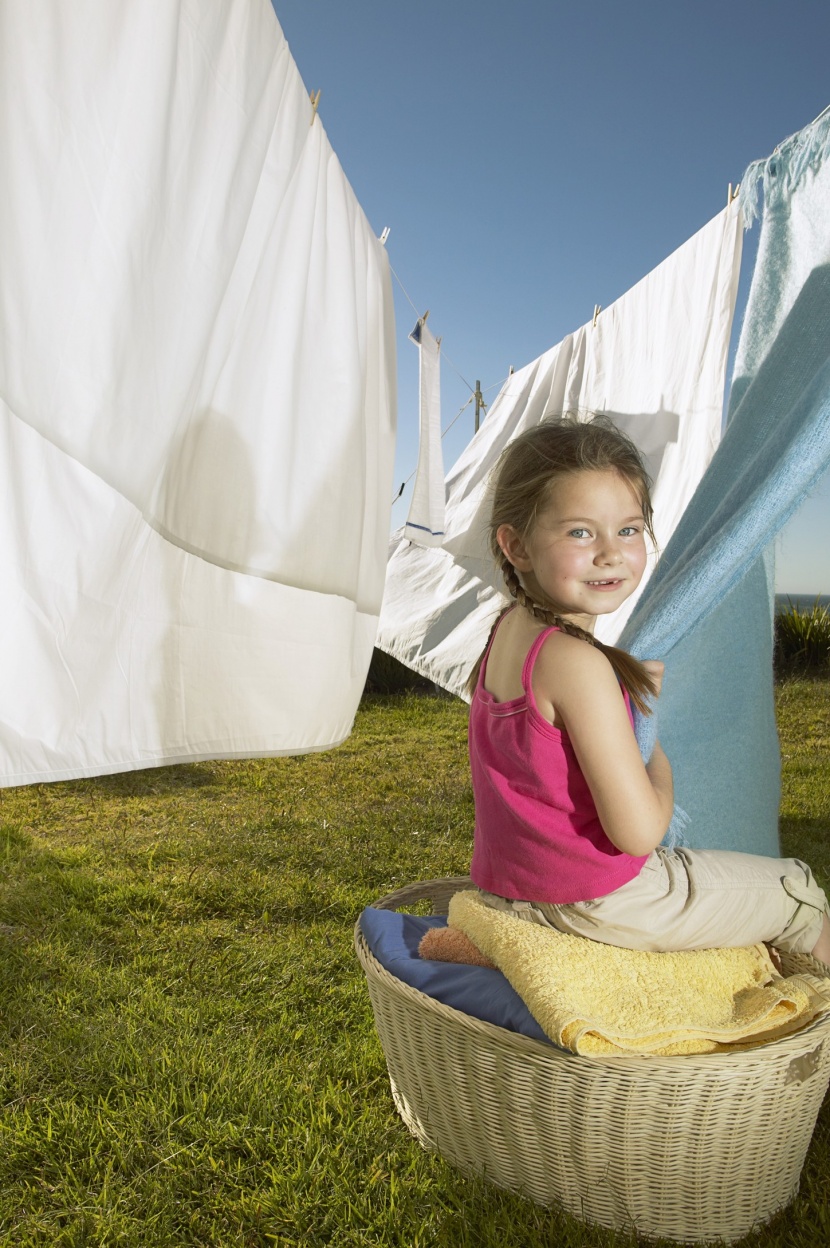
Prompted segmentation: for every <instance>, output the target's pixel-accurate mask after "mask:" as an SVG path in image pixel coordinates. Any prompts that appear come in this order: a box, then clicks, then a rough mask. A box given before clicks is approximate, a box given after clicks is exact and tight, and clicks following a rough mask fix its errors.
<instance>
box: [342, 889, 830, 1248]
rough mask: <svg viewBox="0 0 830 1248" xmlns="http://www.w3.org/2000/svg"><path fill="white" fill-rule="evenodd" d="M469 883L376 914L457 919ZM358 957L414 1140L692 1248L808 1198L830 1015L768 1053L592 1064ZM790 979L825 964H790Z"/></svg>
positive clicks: (393, 901) (587, 1215) (583, 1214)
mask: <svg viewBox="0 0 830 1248" xmlns="http://www.w3.org/2000/svg"><path fill="white" fill-rule="evenodd" d="M470 886H471V885H470V880H469V879H468V878H466V877H458V878H456V879H448V880H429V881H426V882H424V883H419V884H412V885H410V886H409V887H407V888H402V889H399V890H398V891H397V892H394V893H391V894H390V895H389V896H388V897H383V898H381V900H380V901H378V902H376V903H375V905H376V906H377V907H379V908H383V909H390V910H407V909H412V908H413V905H414V903H416V902H423V901H428V902H430V903H431V904H432V908H433V913H435V914H445V913H446V911H447V907H448V904H449V900H450V898H451V897H452V895H453V893H455V892H457V891H458V890H459V889H462V888H465V887H470ZM355 946H356V949H357V955H358V958H359V959H360V962H361V964H362V966H363V969H364V971H365V972H366V979H367V982H368V986H369V995H370V997H371V1001H372V1008H373V1010H374V1015H375V1023H376V1025H377V1029H378V1032H379V1035H380V1040H381V1044H382V1046H383V1050H384V1054H385V1057H386V1062H387V1066H388V1068H389V1078H390V1081H391V1084H392V1095H393V1097H394V1100H395V1104H396V1106H397V1108H398V1111H399V1112H400V1115H401V1117H402V1118H403V1120H404V1122H405V1123H406V1125H407V1127H408V1128H409V1130H410V1131H411V1132H412V1134H413V1135H414V1136H415V1137H416V1138H417V1139H418V1140H419V1141H420V1142H421V1143H422V1144H423V1145H424V1146H425V1147H427V1148H432V1149H437V1150H438V1151H439V1152H440V1153H441V1154H442V1155H443V1156H444V1157H445V1158H446V1159H447V1160H448V1161H450V1162H451V1163H453V1164H454V1165H456V1166H458V1167H459V1168H460V1169H461V1170H463V1171H466V1172H467V1173H474V1174H480V1175H484V1176H486V1177H487V1178H488V1179H490V1180H492V1182H494V1183H496V1184H498V1185H499V1186H501V1187H505V1188H510V1189H512V1190H513V1191H517V1192H521V1193H523V1194H525V1195H526V1196H529V1197H530V1198H531V1199H533V1200H535V1201H537V1202H538V1203H540V1204H543V1205H549V1204H559V1205H561V1206H563V1207H564V1208H565V1209H567V1210H568V1212H569V1213H571V1214H573V1215H575V1216H576V1217H578V1218H582V1219H584V1220H586V1221H591V1222H597V1223H599V1224H601V1225H602V1226H607V1227H614V1228H620V1229H622V1228H633V1229H636V1231H638V1232H639V1233H640V1234H643V1235H654V1236H665V1237H667V1238H669V1239H673V1240H675V1241H677V1242H679V1243H693V1242H699V1241H701V1240H703V1241H706V1240H719V1241H724V1242H727V1243H730V1242H732V1241H734V1240H736V1239H738V1238H740V1237H741V1236H742V1235H745V1234H746V1233H747V1232H748V1231H750V1230H751V1229H752V1228H753V1227H754V1226H757V1225H760V1224H762V1223H764V1222H766V1221H768V1220H769V1218H771V1217H772V1215H773V1214H774V1213H775V1212H776V1211H777V1210H779V1209H781V1208H782V1207H783V1206H784V1205H786V1204H787V1203H788V1202H789V1201H790V1200H792V1199H793V1197H794V1196H795V1194H796V1192H797V1191H798V1183H799V1176H800V1174H801V1168H802V1165H803V1163H804V1157H805V1154H806V1152H807V1147H808V1145H809V1143H810V1137H811V1135H812V1133H813V1128H814V1126H815V1121H816V1116H817V1114H818V1111H819V1108H820V1106H821V1103H822V1099H823V1097H824V1094H825V1091H826V1089H827V1083H828V1078H829V1077H830V1018H823V1019H820V1020H818V1021H816V1022H814V1023H813V1024H811V1025H810V1026H808V1027H806V1028H805V1029H804V1030H803V1031H801V1032H798V1033H797V1034H795V1035H792V1036H789V1037H786V1038H785V1039H782V1040H778V1041H775V1042H774V1043H772V1044H769V1045H765V1046H763V1047H761V1048H758V1049H751V1050H748V1051H744V1052H740V1053H734V1054H732V1053H730V1054H711V1055H708V1056H700V1057H695V1056H685V1057H609V1058H588V1057H578V1056H576V1055H574V1054H570V1053H566V1052H563V1051H562V1050H560V1049H557V1048H554V1047H552V1046H549V1045H545V1044H542V1043H541V1042H539V1041H536V1040H532V1039H529V1038H528V1037H525V1036H522V1035H518V1034H517V1033H515V1032H511V1031H507V1030H505V1029H504V1028H501V1027H495V1026H493V1025H491V1024H489V1023H483V1022H480V1021H479V1020H478V1019H474V1018H471V1017H470V1016H469V1015H467V1014H463V1013H460V1012H459V1011H458V1010H454V1009H451V1008H449V1007H448V1006H445V1005H441V1004H440V1003H439V1002H437V1001H434V1000H433V999H432V998H431V997H428V996H426V995H424V994H423V993H421V992H418V991H417V990H416V989H414V988H411V987H409V986H408V985H407V984H404V983H402V982H401V981H400V980H398V979H396V978H395V977H394V976H393V975H390V974H389V973H388V972H387V971H386V970H384V968H383V967H382V966H381V965H380V963H379V962H378V961H377V960H376V959H375V958H374V957H373V956H372V954H371V952H370V951H369V949H368V946H367V945H366V942H365V940H364V939H363V936H362V934H361V932H360V928H359V925H358V927H357V928H356V929H355ZM783 962H784V969H785V971H789V972H790V973H792V972H795V971H797V970H802V971H803V970H810V971H813V972H814V973H816V972H817V973H819V974H826V973H827V968H826V967H823V966H822V964H821V963H818V962H816V961H814V959H812V958H810V957H807V956H806V955H784V958H783Z"/></svg>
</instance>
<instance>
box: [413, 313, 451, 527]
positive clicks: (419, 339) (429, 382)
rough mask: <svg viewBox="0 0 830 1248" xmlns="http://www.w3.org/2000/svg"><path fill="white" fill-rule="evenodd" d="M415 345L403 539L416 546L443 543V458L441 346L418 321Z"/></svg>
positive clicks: (425, 326)
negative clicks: (414, 418)
mask: <svg viewBox="0 0 830 1248" xmlns="http://www.w3.org/2000/svg"><path fill="white" fill-rule="evenodd" d="M409 336H410V338H411V339H412V341H413V342H415V343H417V346H418V357H419V370H418V400H419V408H420V423H419V438H418V470H417V472H416V473H415V486H414V488H413V490H412V505H411V506H410V508H409V515H408V516H407V518H406V524H405V525H404V536H405V537H407V538H408V539H409V541H411V542H415V543H416V544H417V545H418V546H440V545H441V543H442V542H443V540H444V457H443V454H442V451H441V343H440V341H439V340H438V339H437V338H436V337H435V336H434V335H433V334H432V332H431V331H430V330H429V329H428V328H427V324H426V321H425V320H424V319H423V318H422V319H421V320H419V321H418V324H417V325H416V326H415V329H414V330H413V332H412V333H411V334H410V335H409Z"/></svg>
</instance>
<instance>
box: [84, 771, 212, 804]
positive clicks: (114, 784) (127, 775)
mask: <svg viewBox="0 0 830 1248" xmlns="http://www.w3.org/2000/svg"><path fill="white" fill-rule="evenodd" d="M219 783H221V779H220V777H219V776H217V774H216V772H215V770H214V769H213V767H212V766H211V764H210V763H179V764H178V765H177V766H175V767H148V768H146V769H145V770H143V771H122V772H116V773H115V774H114V775H111V776H93V777H85V778H84V779H79V780H67V781H65V791H66V792H68V793H73V792H77V793H103V794H106V795H108V796H110V797H151V796H156V795H158V794H159V793H175V792H176V791H177V790H182V789H203V788H207V787H209V786H210V785H215V784H219Z"/></svg>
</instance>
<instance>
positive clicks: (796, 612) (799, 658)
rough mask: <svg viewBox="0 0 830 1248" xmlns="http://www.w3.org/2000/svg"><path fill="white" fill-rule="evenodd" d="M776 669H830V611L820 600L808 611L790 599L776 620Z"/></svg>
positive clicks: (780, 670) (784, 670)
mask: <svg viewBox="0 0 830 1248" xmlns="http://www.w3.org/2000/svg"><path fill="white" fill-rule="evenodd" d="M775 666H776V669H777V670H778V671H779V672H790V671H803V670H804V669H806V668H809V669H812V670H814V671H820V670H822V669H824V668H828V667H830V611H828V610H827V607H823V606H821V604H820V603H819V600H818V598H817V599H816V601H815V602H814V603H813V605H812V606H811V607H810V608H808V609H806V610H804V609H802V608H800V607H799V606H798V605H797V604H794V603H792V602H790V601H789V600H788V603H787V607H786V608H785V610H783V611H781V612H779V614H778V615H777V616H776V617H775Z"/></svg>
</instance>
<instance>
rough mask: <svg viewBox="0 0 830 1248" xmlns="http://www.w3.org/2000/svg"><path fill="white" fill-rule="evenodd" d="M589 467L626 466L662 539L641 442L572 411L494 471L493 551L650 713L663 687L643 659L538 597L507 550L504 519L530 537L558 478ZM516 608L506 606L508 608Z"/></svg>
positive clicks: (547, 617) (474, 678)
mask: <svg viewBox="0 0 830 1248" xmlns="http://www.w3.org/2000/svg"><path fill="white" fill-rule="evenodd" d="M585 471H596V472H603V471H605V472H608V471H613V472H618V473H619V474H620V476H621V477H623V479H624V480H625V481H627V482H628V484H629V485H630V486H631V487H632V489H633V490H634V491H635V493H636V494H637V496H638V498H639V500H640V503H641V505H642V508H643V519H644V521H645V530H646V532H647V533H648V535H649V537H650V538H651V540H652V541H653V542H654V529H653V520H652V509H651V495H650V491H651V480H650V478H649V475H648V473H647V471H646V468H645V465H644V464H643V461H642V458H641V456H640V452H639V451H638V450H637V448H636V446H635V445H634V443H633V442H632V441H631V439H630V438H629V437H628V436H627V435H626V434H624V433H623V432H622V431H621V430H620V429H618V428H617V427H616V425H615V424H613V422H612V421H611V420H609V419H608V417H607V416H602V415H597V416H592V417H591V418H590V419H589V420H584V421H582V420H578V419H577V417H576V416H574V415H571V414H568V415H565V416H561V417H558V418H556V419H552V420H546V421H543V422H542V423H541V424H539V425H535V426H534V427H533V428H532V429H528V430H527V431H526V432H525V433H523V434H521V435H520V436H519V437H518V438H515V439H514V440H513V441H512V442H511V443H510V444H509V446H507V447H506V449H505V450H504V451H503V452H502V455H501V458H500V459H499V461H498V463H497V464H496V468H495V471H494V477H493V486H492V498H493V506H492V511H491V515H490V526H489V544H490V551H491V554H492V555H493V557H494V559H495V560H496V563H497V564H498V565H499V566H500V568H501V572H502V575H503V577H504V580H505V584H506V585H507V590H508V592H509V594H510V596H511V598H513V599H514V600H515V601H516V602H517V603H519V605H520V606H522V607H524V608H525V610H526V611H529V612H530V614H531V615H533V616H534V617H535V618H536V619H537V620H540V621H542V623H544V624H551V625H556V626H557V627H558V628H561V629H562V631H563V632H564V633H570V634H571V636H573V637H579V638H581V640H583V641H587V642H588V643H589V644H590V645H592V646H596V648H597V649H598V650H601V651H602V653H603V654H604V655H605V656H606V658H607V659H608V661H609V662H610V664H611V666H612V667H613V669H614V671H615V672H616V675H617V678H618V680H619V681H620V683H621V684H622V685H623V686H624V687H625V688H626V689H627V690H628V693H629V694H630V696H631V700H632V702H634V704H635V706H637V708H638V709H639V710H640V711H642V712H643V713H644V714H649V711H650V708H649V704H648V698H649V697H650V696H653V695H654V694H655V692H656V689H655V685H654V682H653V681H652V678H651V677H650V676H649V674H648V672H647V671H646V669H645V668H644V667H643V665H642V663H640V662H638V660H637V659H635V658H634V657H633V656H632V655H630V654H628V653H627V652H626V651H625V650H620V649H618V648H617V647H616V646H607V645H604V644H603V642H601V641H597V639H596V638H595V637H592V636H591V634H590V633H587V632H585V630H584V629H582V628H580V627H579V626H578V625H577V624H572V623H571V622H570V621H569V620H565V619H563V618H562V616H560V615H559V614H558V612H557V611H556V607H555V606H554V604H553V603H550V602H539V601H537V600H536V599H534V598H532V597H531V596H530V594H529V593H528V592H527V590H526V589H525V587H524V586H523V585H522V583H521V581H520V580H519V576H518V573H517V572H516V569H515V568H514V567H513V565H512V563H511V562H510V560H509V559H508V558H507V556H506V555H505V554H504V553H503V552H502V550H501V547H500V546H499V543H498V540H497V537H496V534H497V533H498V531H499V529H500V528H501V526H502V525H503V524H509V525H511V526H512V527H513V528H514V529H515V530H516V532H517V533H518V534H519V535H520V536H521V537H522V538H527V537H528V536H529V535H530V533H531V532H532V530H533V528H534V525H535V524H536V520H537V518H538V515H539V513H540V511H542V509H543V508H544V507H545V506H546V505H547V503H548V501H549V499H550V489H551V485H552V484H553V482H554V481H555V480H556V479H557V478H559V477H562V476H566V475H567V474H569V473H574V472H585ZM655 545H656V542H655ZM509 609H510V608H509V607H506V608H505V611H507V610H509ZM502 615H504V611H502V612H501V614H500V615H499V616H498V619H497V620H496V621H495V623H494V624H493V628H492V630H491V632H490V637H491V638H492V635H493V632H494V631H495V628H496V625H497V624H498V622H499V620H500V619H501V617H502ZM489 644H490V641H489V639H488V642H487V645H489ZM486 649H487V647H486V646H485V648H484V650H483V651H482V653H481V654H480V655H479V657H478V659H477V661H476V663H475V666H474V667H473V670H472V672H471V673H470V676H469V679H468V681H467V689H468V691H469V692H470V693H471V694H472V693H473V692H474V690H475V687H476V684H477V682H478V674H479V672H480V670H481V664H482V661H483V659H484V654H485V652H486Z"/></svg>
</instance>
